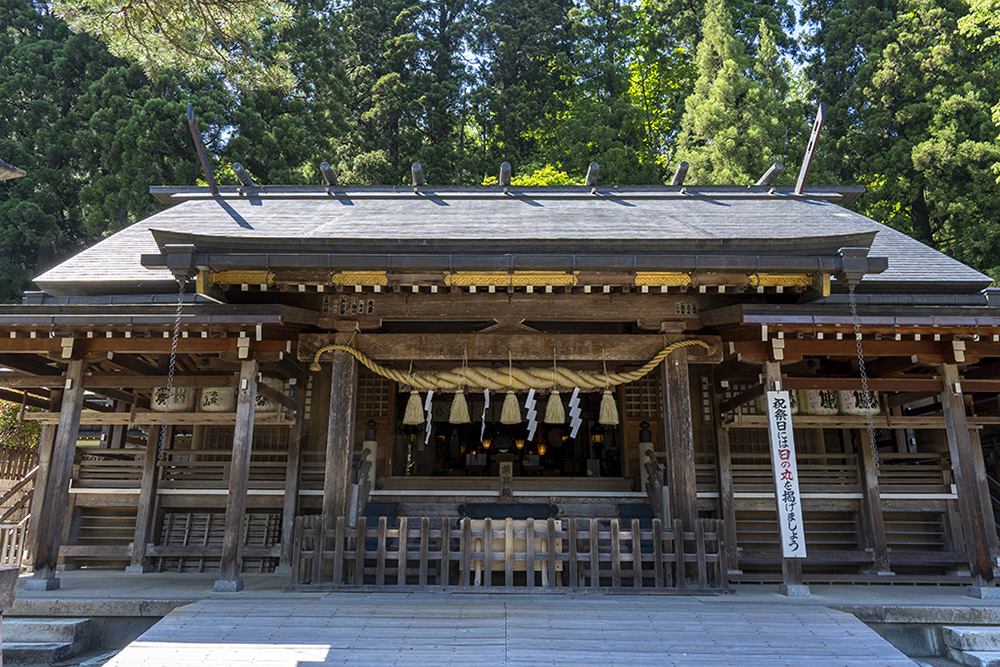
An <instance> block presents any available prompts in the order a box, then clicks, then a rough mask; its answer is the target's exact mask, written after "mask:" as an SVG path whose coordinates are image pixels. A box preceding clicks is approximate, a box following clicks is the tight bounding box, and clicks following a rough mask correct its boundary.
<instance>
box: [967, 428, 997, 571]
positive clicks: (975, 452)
mask: <svg viewBox="0 0 1000 667" xmlns="http://www.w3.org/2000/svg"><path fill="white" fill-rule="evenodd" d="M969 438H970V439H971V440H972V457H973V462H974V463H975V465H976V477H975V479H976V486H977V487H979V502H981V503H982V504H983V511H984V512H985V513H986V525H987V526H989V525H990V524H991V522H992V525H993V526H996V517H995V516H994V514H993V503H992V502H990V487H989V483H988V482H987V481H986V461H985V460H984V458H983V443H982V441H981V440H980V439H979V429H975V428H972V429H969ZM986 537H987V539H988V540H989V546H990V560H991V561H992V562H993V563H994V564H997V559H998V558H1000V535H998V534H997V531H996V530H989V529H987V530H986Z"/></svg>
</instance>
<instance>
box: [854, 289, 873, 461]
mask: <svg viewBox="0 0 1000 667" xmlns="http://www.w3.org/2000/svg"><path fill="white" fill-rule="evenodd" d="M847 293H848V297H849V299H850V303H851V319H853V320H854V342H855V344H856V345H857V346H858V368H859V369H860V370H861V403H862V405H864V408H865V417H866V418H867V420H868V442H869V444H870V446H871V448H872V460H873V461H874V462H875V473H876V474H878V445H877V444H876V443H875V424H874V422H873V420H872V412H873V411H874V410H875V405H874V404H875V401H876V399H875V398H874V396H872V395H871V394H870V393H869V392H868V372H867V371H866V370H865V353H864V351H863V350H862V349H861V325H860V323H859V322H858V304H857V301H856V300H855V298H854V286H853V285H850V286H848V288H847Z"/></svg>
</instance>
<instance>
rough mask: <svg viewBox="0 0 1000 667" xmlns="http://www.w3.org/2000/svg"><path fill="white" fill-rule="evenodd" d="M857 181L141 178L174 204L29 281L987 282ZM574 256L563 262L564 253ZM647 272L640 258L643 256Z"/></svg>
mask: <svg viewBox="0 0 1000 667" xmlns="http://www.w3.org/2000/svg"><path fill="white" fill-rule="evenodd" d="M860 192H861V189H860V188H817V189H815V190H809V191H807V192H806V193H804V194H803V195H794V194H792V193H791V192H790V191H789V190H788V189H780V188H779V189H768V188H734V187H729V188H724V187H702V188H691V187H689V188H677V187H645V188H607V189H599V190H591V188H524V189H518V190H514V189H511V190H510V191H508V192H507V193H504V192H503V191H502V190H500V189H498V188H492V189H473V188H438V189H431V188H422V189H419V190H418V191H414V190H412V189H410V188H356V189H350V190H348V189H344V188H335V189H330V188H270V189H266V190H265V189H251V190H242V189H236V188H230V189H223V190H222V191H221V192H220V196H216V197H213V196H210V195H208V194H207V191H206V190H204V189H201V188H180V189H166V188H154V193H155V194H156V195H157V196H158V198H160V200H161V201H164V202H167V203H173V204H175V205H174V206H172V207H171V208H168V209H167V210H165V211H163V212H161V213H158V214H156V215H153V216H151V217H149V218H147V219H146V220H143V221H141V222H139V223H136V224H135V225H132V226H131V227H129V228H127V229H125V230H122V231H120V232H118V233H117V234H114V235H112V236H111V237H109V238H107V239H105V240H103V241H101V242H100V243H98V244H96V245H95V246H93V247H91V248H89V249H87V250H85V251H83V252H81V253H80V254H78V255H76V256H75V257H72V258H70V259H69V260H67V261H65V262H63V263H62V264H60V265H58V266H56V267H54V268H53V269H51V270H49V271H47V272H45V273H43V274H42V275H40V276H38V277H37V278H36V279H35V282H36V283H37V284H38V286H39V287H40V288H41V289H43V290H44V291H46V292H48V293H50V294H55V295H69V294H82V293H85V292H90V293H93V292H95V291H96V292H100V293H113V292H115V291H123V292H136V291H147V292H156V291H160V290H162V289H173V284H174V283H173V279H172V276H171V275H170V273H169V272H168V271H166V270H163V269H157V268H147V267H145V266H143V264H142V262H141V256H142V255H143V254H147V255H148V254H157V253H159V252H160V251H161V250H162V246H163V245H164V244H167V243H191V244H194V245H195V246H197V248H198V250H199V252H202V253H209V252H211V253H240V252H244V253H247V252H253V253H285V254H301V255H311V254H319V253H330V252H339V253H345V252H349V253H352V254H355V255H360V256H371V257H372V262H373V264H374V265H376V266H385V262H386V260H385V257H386V256H391V255H393V254H397V255H398V254H408V255H413V254H422V253H439V254H440V253H449V254H451V253H455V254H461V255H476V254H492V255H496V254H517V255H519V256H525V255H530V256H538V257H543V256H546V255H554V254H558V255H566V254H569V253H572V254H574V256H575V255H576V254H579V255H580V256H584V257H586V256H592V255H596V254H601V255H605V256H613V257H615V258H617V259H615V260H613V261H620V262H621V266H622V267H624V268H628V267H629V266H630V264H629V261H630V260H629V258H632V259H631V261H632V262H635V261H636V258H649V257H653V256H655V257H664V256H668V255H679V254H684V255H689V256H716V257H718V256H730V255H740V256H743V257H746V256H759V257H772V256H784V257H822V256H831V255H834V254H836V253H837V251H838V250H839V249H840V248H844V247H865V248H870V252H869V255H870V256H871V257H885V258H888V262H889V268H888V270H887V271H885V272H883V273H881V274H878V275H869V276H866V278H865V281H864V284H863V287H865V288H867V289H869V290H872V289H874V290H877V291H907V292H910V293H913V292H915V291H929V292H954V293H973V292H977V291H980V290H982V289H983V288H985V287H987V286H988V285H989V284H990V282H991V280H990V278H989V277H988V276H985V275H983V274H981V273H979V272H977V271H974V270H973V269H970V268H969V267H967V266H965V265H963V264H961V263H960V262H957V261H955V260H953V259H951V258H949V257H947V256H945V255H943V254H941V253H939V252H937V251H935V250H933V249H931V248H929V247H927V246H925V245H923V244H921V243H919V242H918V241H915V240H913V239H911V238H909V237H908V236H906V235H904V234H901V233H899V232H897V231H895V230H892V229H890V228H888V227H886V226H884V225H881V224H879V223H876V222H875V221H873V220H871V219H869V218H866V217H864V216H862V215H859V214H857V213H854V212H852V211H850V210H848V209H845V208H843V207H842V206H841V205H840V204H842V203H849V202H850V201H853V200H854V199H856V197H857V196H858V195H859V194H860ZM574 261H575V260H574ZM647 268H648V264H647Z"/></svg>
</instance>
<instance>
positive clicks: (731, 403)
mask: <svg viewBox="0 0 1000 667" xmlns="http://www.w3.org/2000/svg"><path fill="white" fill-rule="evenodd" d="M763 395H764V385H763V384H759V385H757V386H756V387H751V388H750V389H747V390H746V391H744V392H743V393H741V394H738V395H737V396H733V397H732V398H730V399H729V400H728V401H723V402H722V405H720V406H719V409H720V410H721V411H722V414H726V413H727V412H732V411H733V410H735V409H736V408H738V407H740V406H741V405H743V404H744V403H747V402H749V401H752V400H754V399H755V398H758V397H760V396H763Z"/></svg>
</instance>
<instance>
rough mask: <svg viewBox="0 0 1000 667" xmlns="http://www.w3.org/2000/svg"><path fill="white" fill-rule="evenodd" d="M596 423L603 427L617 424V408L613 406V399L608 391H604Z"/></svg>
mask: <svg viewBox="0 0 1000 667" xmlns="http://www.w3.org/2000/svg"><path fill="white" fill-rule="evenodd" d="M597 421H598V423H600V424H601V425H603V426H616V425H617V424H618V406H617V405H615V397H614V396H613V395H612V394H611V390H610V389H605V390H604V396H602V397H601V411H600V416H599V417H598V419H597Z"/></svg>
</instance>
